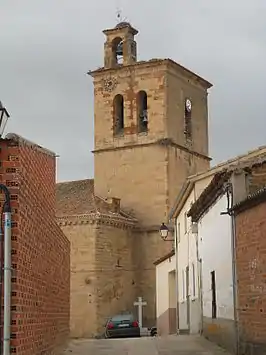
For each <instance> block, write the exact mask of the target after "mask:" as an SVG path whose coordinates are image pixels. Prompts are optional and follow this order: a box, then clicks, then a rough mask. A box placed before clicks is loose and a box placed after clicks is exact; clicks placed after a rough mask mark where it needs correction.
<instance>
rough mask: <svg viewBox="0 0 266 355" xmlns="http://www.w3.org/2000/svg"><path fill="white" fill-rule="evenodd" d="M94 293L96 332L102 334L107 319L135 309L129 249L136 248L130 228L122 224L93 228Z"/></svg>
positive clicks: (135, 311)
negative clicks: (94, 239)
mask: <svg viewBox="0 0 266 355" xmlns="http://www.w3.org/2000/svg"><path fill="white" fill-rule="evenodd" d="M96 228H97V230H96V244H95V245H96V248H95V268H96V275H97V277H96V280H95V286H94V290H95V294H96V295H97V325H98V329H97V333H98V334H102V332H103V329H104V325H105V323H106V320H107V319H108V317H109V316H112V315H115V314H119V313H121V312H133V313H135V314H136V315H137V309H136V308H135V307H134V305H133V303H134V301H136V279H135V266H134V264H133V260H132V250H133V249H134V248H136V247H137V244H135V239H134V236H133V234H132V232H131V230H130V229H129V228H127V227H126V226H122V225H117V226H112V225H109V226H108V225H106V224H98V225H97V226H96Z"/></svg>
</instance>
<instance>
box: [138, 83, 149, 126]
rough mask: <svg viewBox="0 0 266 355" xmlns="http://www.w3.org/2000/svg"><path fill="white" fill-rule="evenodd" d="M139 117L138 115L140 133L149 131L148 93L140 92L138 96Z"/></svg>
mask: <svg viewBox="0 0 266 355" xmlns="http://www.w3.org/2000/svg"><path fill="white" fill-rule="evenodd" d="M137 115H138V131H139V133H141V132H147V131H148V97H147V93H146V91H143V90H141V91H139V92H138V94H137Z"/></svg>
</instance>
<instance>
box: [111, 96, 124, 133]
mask: <svg viewBox="0 0 266 355" xmlns="http://www.w3.org/2000/svg"><path fill="white" fill-rule="evenodd" d="M113 105H114V107H113V112H114V117H113V121H114V135H115V136H117V135H120V134H123V133H124V98H123V96H122V95H120V94H118V95H116V96H115V97H114V102H113Z"/></svg>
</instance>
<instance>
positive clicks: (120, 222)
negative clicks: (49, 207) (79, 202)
mask: <svg viewBox="0 0 266 355" xmlns="http://www.w3.org/2000/svg"><path fill="white" fill-rule="evenodd" d="M56 219H57V223H58V225H59V226H60V227H64V226H75V225H82V224H102V225H107V226H113V227H116V228H123V229H133V228H135V226H136V224H137V220H136V219H133V218H126V217H123V216H118V215H115V214H114V215H113V216H112V215H108V214H104V213H99V212H98V213H97V212H96V213H89V214H83V215H70V216H61V217H56Z"/></svg>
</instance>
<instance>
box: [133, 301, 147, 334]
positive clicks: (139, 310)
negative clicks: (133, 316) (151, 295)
mask: <svg viewBox="0 0 266 355" xmlns="http://www.w3.org/2000/svg"><path fill="white" fill-rule="evenodd" d="M134 306H137V307H138V318H139V319H138V321H139V327H140V328H142V307H144V306H147V302H145V301H142V297H138V301H137V302H134Z"/></svg>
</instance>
